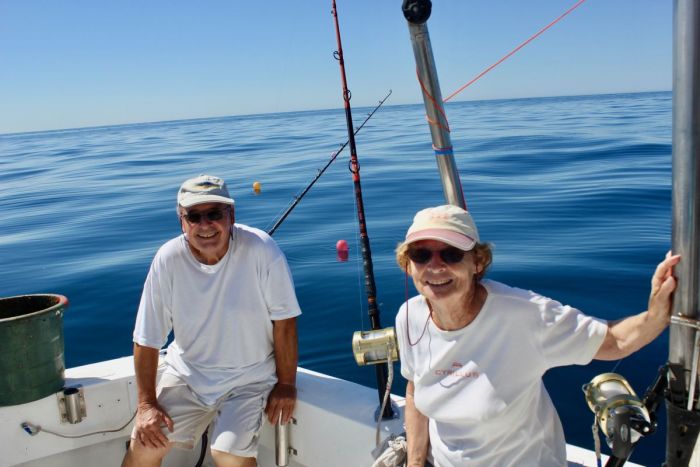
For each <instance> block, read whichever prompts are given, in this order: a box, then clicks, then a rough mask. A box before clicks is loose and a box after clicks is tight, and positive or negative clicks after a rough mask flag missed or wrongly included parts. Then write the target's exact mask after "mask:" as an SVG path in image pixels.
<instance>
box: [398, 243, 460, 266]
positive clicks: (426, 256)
mask: <svg viewBox="0 0 700 467" xmlns="http://www.w3.org/2000/svg"><path fill="white" fill-rule="evenodd" d="M434 253H439V254H440V258H441V259H442V260H443V261H444V262H445V263H447V264H457V263H459V262H460V261H462V258H464V255H465V253H466V251H463V250H460V249H459V248H455V247H453V246H448V247H447V248H444V249H442V250H428V249H427V248H409V249H408V253H407V254H408V257H409V258H410V259H411V261H413V262H414V263H417V264H426V263H427V262H429V261H430V259H431V258H432V257H433V254H434Z"/></svg>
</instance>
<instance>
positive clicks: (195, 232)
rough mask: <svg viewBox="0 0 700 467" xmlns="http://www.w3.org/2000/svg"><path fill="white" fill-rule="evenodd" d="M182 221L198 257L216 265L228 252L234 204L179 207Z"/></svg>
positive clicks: (194, 252) (193, 251) (201, 260)
mask: <svg viewBox="0 0 700 467" xmlns="http://www.w3.org/2000/svg"><path fill="white" fill-rule="evenodd" d="M179 211H180V223H181V224H182V229H183V231H184V232H185V234H186V235H187V241H188V242H189V245H190V248H191V250H192V253H193V254H194V256H195V257H196V258H197V259H198V260H199V261H200V262H202V263H204V264H215V263H217V262H218V261H219V260H220V259H221V258H223V257H224V255H225V254H226V252H227V251H228V242H229V237H230V230H231V225H233V222H234V216H233V206H229V205H228V204H222V203H205V204H197V205H195V206H192V207H190V208H187V209H185V208H182V207H181V208H179Z"/></svg>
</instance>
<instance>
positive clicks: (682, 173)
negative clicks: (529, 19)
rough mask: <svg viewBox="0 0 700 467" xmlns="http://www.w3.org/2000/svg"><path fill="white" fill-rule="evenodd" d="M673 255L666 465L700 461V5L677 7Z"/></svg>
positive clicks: (690, 1) (686, 1)
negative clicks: (676, 256) (675, 258)
mask: <svg viewBox="0 0 700 467" xmlns="http://www.w3.org/2000/svg"><path fill="white" fill-rule="evenodd" d="M673 10H674V11H673V23H674V24H673V30H674V36H673V150H672V151H673V234H672V235H673V252H674V253H675V254H680V255H681V257H682V260H681V262H680V263H679V264H678V265H677V266H676V267H675V273H676V276H677V277H678V286H677V289H676V292H675V294H674V303H673V316H672V318H671V329H670V338H669V341H670V342H669V355H668V360H669V364H668V366H669V369H668V390H667V392H666V394H667V399H666V409H667V418H668V429H667V432H666V436H667V439H666V464H665V465H667V466H669V467H673V466H686V465H688V464H689V462H690V460H691V458H694V459H693V461H694V464H693V465H695V463H697V462H698V461H699V460H700V459H698V456H700V451H698V452H697V453H695V455H694V456H693V451H694V449H695V447H696V443H697V439H698V432H700V412H699V411H698V408H699V407H700V402H699V401H698V399H699V398H698V396H697V389H698V352H699V350H700V347H698V345H699V343H700V321H699V319H700V316H698V314H699V312H700V244H699V243H698V238H699V237H700V191H699V190H700V3H698V2H697V0H675V1H674V6H673Z"/></svg>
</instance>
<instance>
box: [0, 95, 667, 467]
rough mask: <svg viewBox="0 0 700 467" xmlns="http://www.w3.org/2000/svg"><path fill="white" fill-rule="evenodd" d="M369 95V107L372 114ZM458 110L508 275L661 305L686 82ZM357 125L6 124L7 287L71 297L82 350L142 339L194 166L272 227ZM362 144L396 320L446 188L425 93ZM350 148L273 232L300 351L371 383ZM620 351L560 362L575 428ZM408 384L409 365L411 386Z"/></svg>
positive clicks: (72, 340)
mask: <svg viewBox="0 0 700 467" xmlns="http://www.w3.org/2000/svg"><path fill="white" fill-rule="evenodd" d="M390 103H391V101H390V100H389V101H388V103H387V104H390ZM369 110H371V109H360V108H358V109H353V112H354V116H355V124H356V125H359V123H360V122H361V120H362V119H363V118H364V116H365V114H366V113H367V112H368V111H369ZM446 110H447V114H448V117H449V119H450V125H451V127H452V139H453V145H454V147H455V153H456V159H457V164H458V166H459V169H460V174H461V177H462V184H463V186H464V192H465V196H466V198H467V204H468V205H469V208H470V210H471V211H472V213H473V216H474V218H475V219H476V222H477V224H478V226H479V230H480V233H481V237H482V240H487V241H490V242H492V243H493V244H494V248H495V260H494V265H493V268H492V270H491V272H490V274H489V275H490V277H491V278H494V279H496V280H500V281H504V282H506V283H508V284H511V285H514V286H519V287H522V288H527V289H532V290H536V291H538V292H540V293H543V294H546V295H549V296H552V297H555V298H557V299H559V300H560V301H562V302H565V303H568V304H571V305H573V306H576V307H578V308H580V309H582V310H584V311H586V312H587V313H589V314H593V315H596V316H600V317H603V318H607V319H615V318H620V317H623V316H625V315H627V314H630V313H634V312H638V311H641V310H643V309H645V307H646V300H647V295H648V292H649V279H650V277H651V273H652V270H653V268H654V266H655V265H656V263H657V262H658V261H659V260H660V259H661V258H662V257H663V256H664V254H665V252H666V251H667V250H668V249H669V247H670V225H671V221H670V219H671V93H670V92H661V93H642V94H615V95H601V96H579V97H553V98H536V99H517V100H495V101H481V102H462V103H451V104H448V105H447V109H446ZM345 125H346V124H345V120H344V112H343V111H342V110H340V109H338V110H325V111H309V112H293V113H282V114H268V115H253V116H240V117H226V118H212V119H198V120H187V121H174V122H164V123H145V124H133V125H120V126H109V127H99V128H88V129H75V130H62V131H50V132H40V133H23V134H9V135H0V187H1V188H0V205H1V206H2V213H3V215H2V219H1V220H0V226H1V231H2V236H1V237H0V261H1V264H2V267H0V296H12V295H21V294H29V293H47V292H53V293H61V294H64V295H66V296H67V297H68V298H69V300H70V307H69V309H68V311H67V312H66V315H65V335H66V360H67V362H66V363H67V365H68V366H76V365H82V364H86V363H90V362H94V361H98V360H103V359H109V358H115V357H120V356H124V355H128V354H130V353H131V332H132V325H133V321H134V317H135V313H136V308H137V305H138V301H139V296H140V292H141V287H142V284H143V280H144V278H145V276H146V273H147V270H148V267H149V264H150V261H151V258H152V256H153V254H154V253H155V251H156V249H157V248H158V247H159V246H160V245H161V244H162V243H163V242H165V241H166V240H168V239H169V238H171V237H173V236H176V235H177V234H178V233H179V225H178V221H177V218H176V215H175V195H176V192H177V188H178V186H179V184H180V183H181V182H182V181H183V180H184V179H186V178H188V177H191V176H194V175H198V174H201V173H209V174H215V175H219V176H221V177H224V178H225V179H226V180H228V182H229V185H230V188H231V190H232V193H233V196H234V197H235V198H236V218H237V221H238V222H242V223H245V224H249V225H252V226H256V227H260V228H263V229H268V228H269V227H271V226H272V224H273V222H274V221H275V219H276V218H277V216H279V215H280V214H281V212H282V211H283V210H284V209H285V208H286V207H287V205H288V204H289V203H290V202H291V201H292V200H293V199H294V196H295V195H296V194H297V193H299V192H300V191H301V190H302V189H303V188H304V187H305V186H306V185H307V183H309V182H310V181H311V180H312V179H313V177H314V176H315V175H316V174H317V172H318V169H320V168H321V167H322V166H323V165H324V164H325V163H326V162H327V161H328V159H329V158H330V156H331V153H332V152H333V151H334V150H336V149H338V147H339V146H340V145H341V144H342V143H343V142H345V140H346V139H347V134H346V126H345ZM357 148H358V156H359V158H360V162H361V167H362V168H361V177H362V188H363V194H364V205H365V211H366V218H367V224H368V231H369V237H370V240H371V244H372V254H373V259H374V271H375V275H376V282H377V291H378V299H379V302H380V309H381V312H382V324H383V325H393V324H392V323H393V320H394V316H395V314H396V310H397V309H398V307H399V305H400V304H401V303H402V302H403V301H404V299H405V297H406V294H407V292H406V289H405V286H404V277H403V275H402V274H401V272H400V271H399V269H398V267H397V266H396V265H395V263H394V260H393V249H394V247H395V245H396V243H397V242H398V241H400V240H401V238H402V236H403V235H404V233H405V230H406V228H407V227H408V225H409V224H410V221H411V219H412V216H413V214H414V213H415V212H416V211H417V210H419V209H421V208H424V207H427V206H430V205H437V204H442V199H443V198H442V196H443V195H442V188H441V185H440V181H439V178H438V174H437V170H436V165H435V159H434V156H433V153H432V149H431V142H430V135H429V129H428V126H427V124H426V120H425V115H424V110H423V106H422V105H407V106H389V105H388V106H387V107H384V108H382V109H381V110H379V111H378V112H377V114H376V115H375V116H374V117H373V118H372V119H371V120H370V121H369V122H368V124H367V126H366V127H365V128H364V129H362V130H361V132H360V133H359V134H358V135H357ZM348 157H349V151H348V152H344V153H343V154H341V156H340V157H339V158H338V160H337V161H336V162H335V163H334V164H333V165H332V166H331V167H330V168H329V169H328V171H327V172H326V173H325V174H324V175H323V177H321V179H320V180H319V181H318V183H317V184H316V185H315V186H314V187H313V188H312V189H311V191H310V192H309V193H308V194H307V196H306V197H305V198H304V199H303V201H302V202H301V203H300V204H299V205H298V206H297V208H296V209H295V210H294V211H293V213H292V214H291V215H290V217H289V218H288V219H287V220H286V221H285V222H284V224H282V226H281V227H280V228H279V230H278V231H277V232H276V233H275V235H274V237H275V239H276V240H277V242H278V243H279V244H280V246H281V248H282V249H283V250H284V252H285V253H286V255H287V258H288V259H289V263H290V265H291V268H292V272H293V274H294V280H295V284H296V289H297V294H298V297H299V301H300V303H301V306H302V309H303V311H304V314H303V316H302V317H301V318H300V321H299V327H300V331H299V332H300V337H299V338H300V363H301V365H302V366H304V367H307V368H310V369H313V370H317V371H321V372H325V373H329V374H331V375H334V376H337V377H341V378H346V379H350V380H352V381H356V382H359V383H362V384H365V385H368V386H372V385H374V384H375V383H374V370H373V369H372V368H370V369H367V368H359V367H357V366H356V364H355V362H354V359H353V357H352V353H351V349H350V339H351V336H352V333H353V331H355V330H360V329H368V328H369V324H368V321H369V320H368V318H367V306H366V299H365V295H364V290H363V279H362V264H361V258H359V257H358V251H359V249H358V228H357V222H356V214H355V204H354V197H353V184H352V179H351V175H350V173H349V171H348V164H347V161H348ZM255 181H258V182H260V183H261V185H262V191H261V192H260V193H259V194H256V193H255V192H254V191H253V189H252V184H253V182H255ZM339 239H345V240H347V241H348V243H349V244H350V260H349V261H348V262H339V261H338V260H337V258H336V252H335V244H336V242H337V241H338V240H339ZM408 293H409V294H414V293H415V292H414V290H413V289H412V288H411V289H410V290H409V291H408ZM667 347H668V335H667V333H665V334H663V335H662V336H661V337H660V338H659V339H658V340H657V341H656V342H654V343H653V344H651V345H650V346H648V347H647V348H645V349H643V350H642V351H640V352H639V353H637V354H636V355H634V356H632V357H630V358H627V359H626V360H624V361H622V362H620V363H619V365H618V366H617V368H616V371H617V372H620V373H622V374H624V375H625V376H626V377H627V378H628V379H629V380H630V382H631V383H632V385H633V386H634V388H635V389H636V391H637V392H638V393H643V392H644V391H645V389H646V388H647V386H648V385H650V384H651V382H652V380H653V378H654V377H655V375H656V371H657V368H658V367H659V366H660V365H662V364H663V363H664V361H665V359H666V355H667ZM494 351H498V349H494ZM615 365H616V364H615V363H594V364H591V365H589V366H586V367H570V368H562V369H556V370H553V371H551V372H550V373H548V374H547V375H546V383H547V387H548V388H549V391H550V393H551V395H552V398H553V399H554V401H555V404H556V406H557V409H558V411H559V413H560V415H561V417H562V418H563V420H564V424H565V430H566V435H567V438H568V441H569V442H572V443H575V444H578V445H581V446H585V447H588V448H591V449H592V447H593V444H592V439H591V434H590V426H591V424H592V421H593V415H592V413H591V412H590V411H589V410H588V408H587V406H586V404H585V402H584V398H583V393H582V391H581V386H582V385H583V384H584V383H586V382H588V381H589V380H590V379H591V378H592V377H593V376H595V375H596V374H598V373H601V372H604V371H612V370H613V368H614V367H615ZM403 390H404V382H403V381H401V382H400V383H397V384H396V387H395V392H397V393H402V392H403ZM664 438H665V430H663V429H662V431H661V432H659V433H657V434H656V435H654V436H652V437H650V438H648V439H646V440H643V441H642V443H641V444H640V446H639V447H638V448H637V451H636V453H635V455H634V457H633V460H636V461H637V462H640V463H644V464H647V465H658V464H660V463H661V462H662V459H663V458H664V448H663V445H664Z"/></svg>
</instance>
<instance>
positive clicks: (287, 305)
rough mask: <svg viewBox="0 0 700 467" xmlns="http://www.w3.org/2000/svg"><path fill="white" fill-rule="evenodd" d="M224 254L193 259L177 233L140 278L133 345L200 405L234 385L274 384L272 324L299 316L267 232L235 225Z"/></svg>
mask: <svg viewBox="0 0 700 467" xmlns="http://www.w3.org/2000/svg"><path fill="white" fill-rule="evenodd" d="M231 232H232V236H233V239H232V240H231V243H230V244H229V249H228V251H227V252H226V255H225V256H224V257H223V258H222V259H221V260H220V261H219V262H218V263H216V264H214V265H211V266H208V265H205V264H202V263H200V262H199V261H197V259H196V258H195V257H194V256H193V255H192V253H191V251H190V249H189V247H188V245H187V240H186V238H185V236H184V235H180V236H179V237H176V238H174V239H172V240H170V241H168V242H167V243H166V244H165V245H163V246H162V247H161V248H160V249H159V250H158V253H156V256H155V258H154V259H153V263H152V264H151V269H150V271H149V273H148V277H147V278H146V282H145V284H144V287H143V294H142V295H141V303H140V304H139V310H138V314H137V316H136V326H135V328H134V342H136V343H137V344H139V345H143V346H147V347H152V348H156V349H159V348H161V347H162V346H163V345H165V343H166V341H167V337H168V335H169V333H170V331H171V330H172V331H173V332H174V335H175V340H173V342H171V344H170V345H169V346H168V352H167V356H166V362H167V364H168V367H167V369H166V372H171V373H174V374H176V375H177V376H179V377H181V378H182V379H184V381H185V382H186V383H187V384H188V385H189V386H190V387H191V388H192V389H193V390H194V391H195V393H196V394H197V395H198V396H199V397H200V398H201V399H202V401H203V402H204V403H206V404H213V403H214V402H215V401H216V400H217V399H218V398H219V397H221V396H222V395H224V394H225V393H226V392H228V391H230V390H231V389H232V388H233V387H235V386H240V385H244V384H248V383H252V382H262V381H272V382H274V381H275V378H276V376H275V360H274V353H273V338H272V321H275V320H282V319H287V318H292V317H294V316H298V315H300V314H301V310H300V308H299V304H298V302H297V299H296V295H295V293H294V283H293V281H292V275H291V273H290V271H289V266H288V265H287V261H286V259H285V257H284V255H283V254H282V252H281V251H280V249H279V248H278V247H277V245H276V244H275V242H274V241H273V240H272V238H270V236H269V235H267V234H266V233H264V232H262V231H261V230H258V229H254V228H251V227H248V226H245V225H242V224H235V225H234V226H233V227H232V229H231Z"/></svg>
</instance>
